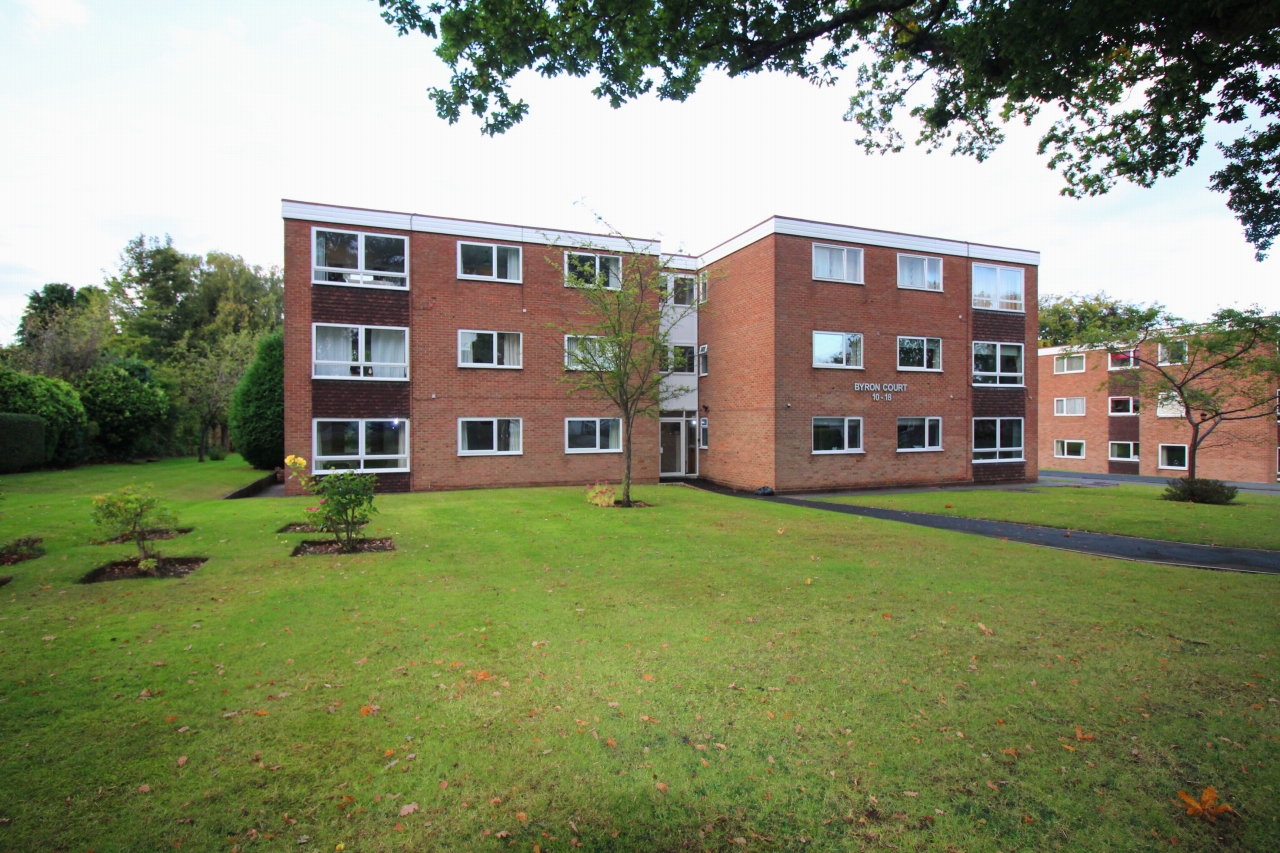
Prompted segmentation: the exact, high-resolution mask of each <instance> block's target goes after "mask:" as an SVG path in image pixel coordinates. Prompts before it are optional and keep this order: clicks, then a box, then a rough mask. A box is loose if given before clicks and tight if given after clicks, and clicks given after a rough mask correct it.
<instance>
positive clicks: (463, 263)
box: [458, 242, 521, 284]
mask: <svg viewBox="0 0 1280 853" xmlns="http://www.w3.org/2000/svg"><path fill="white" fill-rule="evenodd" d="M458 278H472V279H483V280H485V281H510V282H513V283H515V284H519V283H520V282H521V278H520V247H519V246H498V245H496V244H493V243H463V242H459V243H458Z"/></svg>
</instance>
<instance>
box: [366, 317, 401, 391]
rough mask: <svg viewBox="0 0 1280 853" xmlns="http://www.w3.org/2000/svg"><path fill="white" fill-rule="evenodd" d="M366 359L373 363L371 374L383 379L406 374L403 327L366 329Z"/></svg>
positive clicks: (397, 377) (399, 377) (395, 377)
mask: <svg viewBox="0 0 1280 853" xmlns="http://www.w3.org/2000/svg"><path fill="white" fill-rule="evenodd" d="M365 355H366V359H367V360H368V361H370V362H372V363H373V365H374V367H373V375H374V376H376V377H381V378H383V379H404V378H405V377H406V376H408V375H409V374H408V368H407V367H406V365H407V363H408V360H407V358H406V357H405V332H404V329H368V330H366V332H365Z"/></svg>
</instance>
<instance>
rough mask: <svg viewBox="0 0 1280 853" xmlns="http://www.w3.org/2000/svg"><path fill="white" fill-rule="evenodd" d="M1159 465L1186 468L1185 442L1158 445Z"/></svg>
mask: <svg viewBox="0 0 1280 853" xmlns="http://www.w3.org/2000/svg"><path fill="white" fill-rule="evenodd" d="M1160 467H1161V468H1175V469H1180V470H1186V467H1187V446H1186V445H1185V444H1162V445H1160Z"/></svg>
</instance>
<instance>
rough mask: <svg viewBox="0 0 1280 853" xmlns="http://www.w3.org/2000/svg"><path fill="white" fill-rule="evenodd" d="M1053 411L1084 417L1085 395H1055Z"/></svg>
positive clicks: (1064, 414)
mask: <svg viewBox="0 0 1280 853" xmlns="http://www.w3.org/2000/svg"><path fill="white" fill-rule="evenodd" d="M1053 413H1054V414H1055V415H1060V416H1063V417H1073V418H1074V417H1083V416H1084V397H1055V398H1054V401H1053Z"/></svg>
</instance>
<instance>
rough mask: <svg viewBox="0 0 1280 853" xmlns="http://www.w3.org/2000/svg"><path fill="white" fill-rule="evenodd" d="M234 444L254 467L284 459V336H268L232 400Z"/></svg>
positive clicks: (271, 465) (268, 466) (267, 468)
mask: <svg viewBox="0 0 1280 853" xmlns="http://www.w3.org/2000/svg"><path fill="white" fill-rule="evenodd" d="M230 421H231V423H230V426H231V441H232V442H233V443H234V444H235V446H236V450H238V451H240V455H241V456H243V457H244V461H246V462H248V463H249V464H250V465H252V466H253V467H254V468H259V469H261V470H263V471H270V470H272V469H273V468H277V467H279V466H280V463H281V462H282V461H283V460H284V336H283V335H282V334H280V333H279V332H276V333H275V334H271V335H267V336H266V337H264V338H263V339H262V341H261V342H260V343H259V344H258V354H257V357H256V358H255V359H254V361H253V364H251V365H249V369H248V370H246V371H245V372H244V376H242V377H241V378H240V384H239V385H237V386H236V390H235V394H234V395H233V396H232V398H231V418H230Z"/></svg>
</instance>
